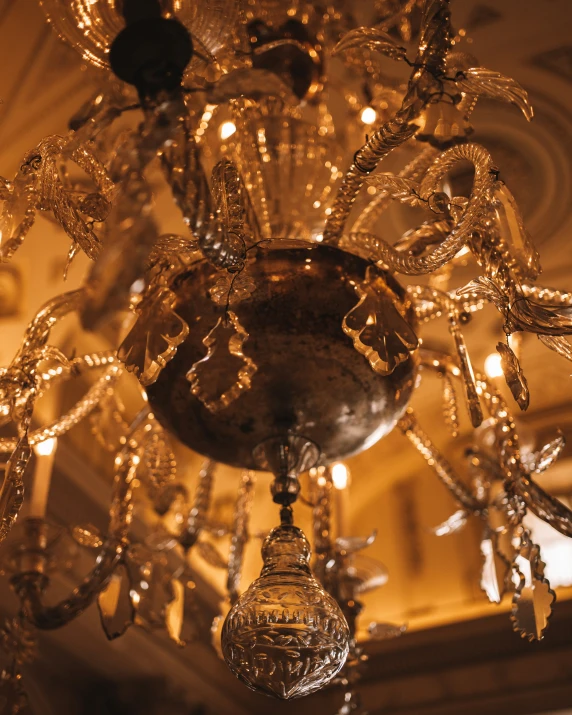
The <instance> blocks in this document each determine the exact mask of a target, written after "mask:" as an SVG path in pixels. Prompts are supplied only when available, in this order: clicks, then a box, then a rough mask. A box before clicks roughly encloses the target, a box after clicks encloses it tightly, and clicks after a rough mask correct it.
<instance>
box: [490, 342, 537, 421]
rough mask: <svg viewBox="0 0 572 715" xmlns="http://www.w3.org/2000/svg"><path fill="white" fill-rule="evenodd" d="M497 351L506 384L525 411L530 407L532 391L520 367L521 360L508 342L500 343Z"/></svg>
mask: <svg viewBox="0 0 572 715" xmlns="http://www.w3.org/2000/svg"><path fill="white" fill-rule="evenodd" d="M497 352H498V353H499V355H500V356H501V367H502V371H503V373H504V377H505V380H506V384H507V385H508V386H509V388H510V391H511V393H512V396H513V397H514V399H515V401H516V403H517V404H518V406H519V407H520V409H521V410H523V411H525V410H527V409H528V404H529V401H530V392H529V390H528V382H527V381H526V377H525V376H524V373H523V372H522V368H521V367H520V362H519V361H518V358H517V357H516V355H515V354H514V352H513V350H512V348H511V347H510V345H507V344H506V343H498V344H497Z"/></svg>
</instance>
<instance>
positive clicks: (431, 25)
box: [324, 0, 453, 245]
mask: <svg viewBox="0 0 572 715" xmlns="http://www.w3.org/2000/svg"><path fill="white" fill-rule="evenodd" d="M452 37H453V33H452V28H451V17H450V12H449V0H431V1H430V2H428V3H427V4H426V6H425V12H424V16H423V21H422V29H421V33H420V38H419V49H418V53H417V57H416V60H415V62H414V63H413V65H412V67H413V71H412V73H411V76H410V78H409V84H408V87H407V92H406V95H405V97H404V99H403V102H402V104H401V107H400V109H399V110H398V111H397V112H396V114H395V116H394V117H393V118H392V119H391V120H389V121H388V122H386V123H385V124H383V125H382V126H381V127H380V128H379V129H378V130H377V131H375V132H374V134H373V135H372V136H371V137H370V138H369V139H368V140H367V141H366V143H365V144H364V145H363V146H362V147H361V149H359V150H358V151H357V152H356V154H355V157H354V161H353V163H352V165H351V166H350V168H349V169H348V171H347V173H346V175H345V176H344V178H343V179H342V184H341V186H340V188H339V189H338V193H337V195H336V198H335V200H334V204H333V206H332V212H331V214H330V216H329V217H328V219H327V221H326V225H325V228H324V243H328V244H334V245H335V244H337V243H338V242H339V240H340V238H341V235H342V233H343V230H344V226H345V224H346V222H347V220H348V217H349V215H350V212H351V209H352V206H353V204H354V202H355V200H356V198H357V195H358V192H359V190H360V189H361V187H362V186H363V183H364V181H365V178H366V177H367V175H368V174H371V172H372V171H374V170H375V169H376V168H377V166H378V164H379V162H380V161H381V160H382V159H383V158H384V157H385V156H387V155H388V154H389V152H390V151H391V150H392V149H394V148H395V147H397V146H400V145H401V144H404V143H405V142H406V141H407V140H408V139H410V138H411V137H412V136H413V135H414V134H415V133H416V132H417V130H418V129H419V127H418V126H417V124H413V123H412V122H414V121H415V120H416V119H417V118H418V117H419V115H420V114H421V112H422V111H423V109H424V108H425V107H426V106H427V104H428V103H429V101H430V99H431V95H432V94H433V93H434V92H435V90H436V89H437V90H438V89H439V87H440V86H442V79H441V76H443V75H444V66H445V56H446V55H447V52H448V51H449V48H450V46H451V39H452Z"/></svg>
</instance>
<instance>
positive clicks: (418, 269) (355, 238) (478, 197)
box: [345, 144, 496, 275]
mask: <svg viewBox="0 0 572 715" xmlns="http://www.w3.org/2000/svg"><path fill="white" fill-rule="evenodd" d="M465 161H469V162H471V163H472V164H473V166H474V169H475V177H474V181H473V188H472V191H471V196H470V198H469V201H468V203H467V206H466V208H465V210H464V211H463V213H462V215H461V217H460V219H459V221H458V223H457V224H456V225H455V226H453V228H452V230H451V231H450V232H449V233H448V234H447V235H446V236H445V237H444V238H443V240H442V241H441V242H440V243H439V244H438V245H437V246H436V247H435V248H434V249H433V250H432V251H430V252H429V253H428V254H426V255H423V256H415V255H411V254H410V253H407V252H405V251H400V250H398V249H396V248H395V247H394V246H392V245H390V244H389V243H387V241H384V240H383V239H382V238H378V237H376V236H374V235H373V234H370V233H366V232H361V233H353V232H352V233H350V234H349V236H347V237H346V239H345V242H347V243H348V244H350V245H351V244H352V243H355V244H356V245H357V246H360V245H362V244H364V243H365V244H366V245H367V246H368V248H369V258H370V259H371V260H374V261H376V262H379V263H381V264H382V265H383V266H384V267H385V268H388V269H389V270H391V271H393V272H397V273H403V274H405V275H423V274H426V273H432V272H433V271H435V270H437V269H439V268H441V267H442V266H444V265H445V264H446V263H448V262H449V261H451V260H452V259H453V258H454V257H455V256H456V255H457V253H458V252H459V251H460V250H461V249H462V248H464V247H465V246H466V245H469V246H471V241H470V239H471V236H472V234H473V232H474V231H475V229H476V228H477V226H478V224H479V223H480V221H481V219H482V217H483V212H484V210H485V206H486V204H487V202H488V199H489V196H490V192H491V190H492V188H493V186H494V182H495V180H496V177H495V174H494V172H493V162H492V158H491V155H490V154H489V152H488V151H487V150H486V149H484V148H483V147H481V146H479V145H478V144H462V145H459V146H454V147H451V148H450V149H448V150H447V151H445V152H443V153H442V154H440V155H439V156H438V157H437V159H436V160H435V161H434V162H433V164H432V166H431V167H430V168H429V170H428V172H427V173H426V175H425V176H424V178H423V180H422V181H421V183H420V186H419V195H420V196H421V197H422V198H424V199H425V198H427V197H429V196H431V195H432V194H434V193H435V192H436V191H437V190H438V188H439V184H440V181H441V179H442V178H443V176H445V174H446V173H447V172H448V171H449V170H450V169H451V168H452V167H453V166H455V165H456V164H458V163H460V162H465Z"/></svg>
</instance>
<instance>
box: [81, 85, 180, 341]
mask: <svg viewBox="0 0 572 715" xmlns="http://www.w3.org/2000/svg"><path fill="white" fill-rule="evenodd" d="M143 111H144V119H143V122H142V124H141V126H140V127H139V128H138V130H136V131H133V132H131V133H130V135H129V136H128V137H127V138H126V140H125V141H124V142H123V143H122V144H121V146H120V147H119V149H118V151H117V153H116V155H115V157H114V158H113V161H112V163H111V166H110V168H109V175H110V177H111V179H112V180H113V181H114V182H115V184H116V186H117V188H116V200H115V202H114V205H113V208H112V210H111V213H110V217H109V220H108V225H109V226H110V228H111V229H113V228H115V229H116V232H117V235H116V236H114V239H113V240H108V241H107V242H106V243H105V245H104V247H103V249H102V251H101V255H100V256H99V257H98V260H97V261H96V263H95V264H94V266H93V267H92V269H91V272H90V275H89V278H88V280H87V283H86V288H85V299H84V302H83V305H82V308H81V321H82V325H83V326H84V327H85V328H87V329H88V330H93V329H95V328H96V327H97V326H98V325H100V324H101V323H102V321H103V320H104V319H105V318H106V317H107V316H109V315H110V314H111V313H113V312H115V311H117V310H123V309H125V308H126V307H127V306H128V305H129V300H130V296H131V288H132V286H133V285H134V283H136V281H140V280H145V276H146V269H147V264H148V261H149V255H150V253H151V251H152V249H153V246H154V244H155V242H156V241H157V238H158V231H157V226H156V224H155V221H154V220H153V218H152V216H151V206H152V202H153V196H152V192H151V188H150V186H149V183H148V182H147V180H146V178H145V170H146V169H147V167H148V165H149V164H150V163H151V162H152V161H153V159H155V158H156V157H157V156H158V155H160V154H161V153H162V152H164V151H167V150H168V149H169V147H170V146H171V145H172V144H176V139H177V133H178V132H177V130H178V128H179V124H180V118H181V117H182V116H184V115H185V114H186V107H185V104H184V101H183V97H182V94H181V92H180V91H179V90H174V91H165V92H161V93H160V94H159V95H158V96H157V97H156V98H154V99H153V100H151V101H149V102H145V103H144V106H143Z"/></svg>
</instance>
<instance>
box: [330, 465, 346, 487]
mask: <svg viewBox="0 0 572 715" xmlns="http://www.w3.org/2000/svg"><path fill="white" fill-rule="evenodd" d="M349 476H350V474H349V471H348V468H347V467H346V465H345V464H342V462H337V463H336V464H334V465H332V482H333V485H334V487H335V488H336V489H340V490H342V489H345V488H346V487H347V486H348V482H349Z"/></svg>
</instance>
